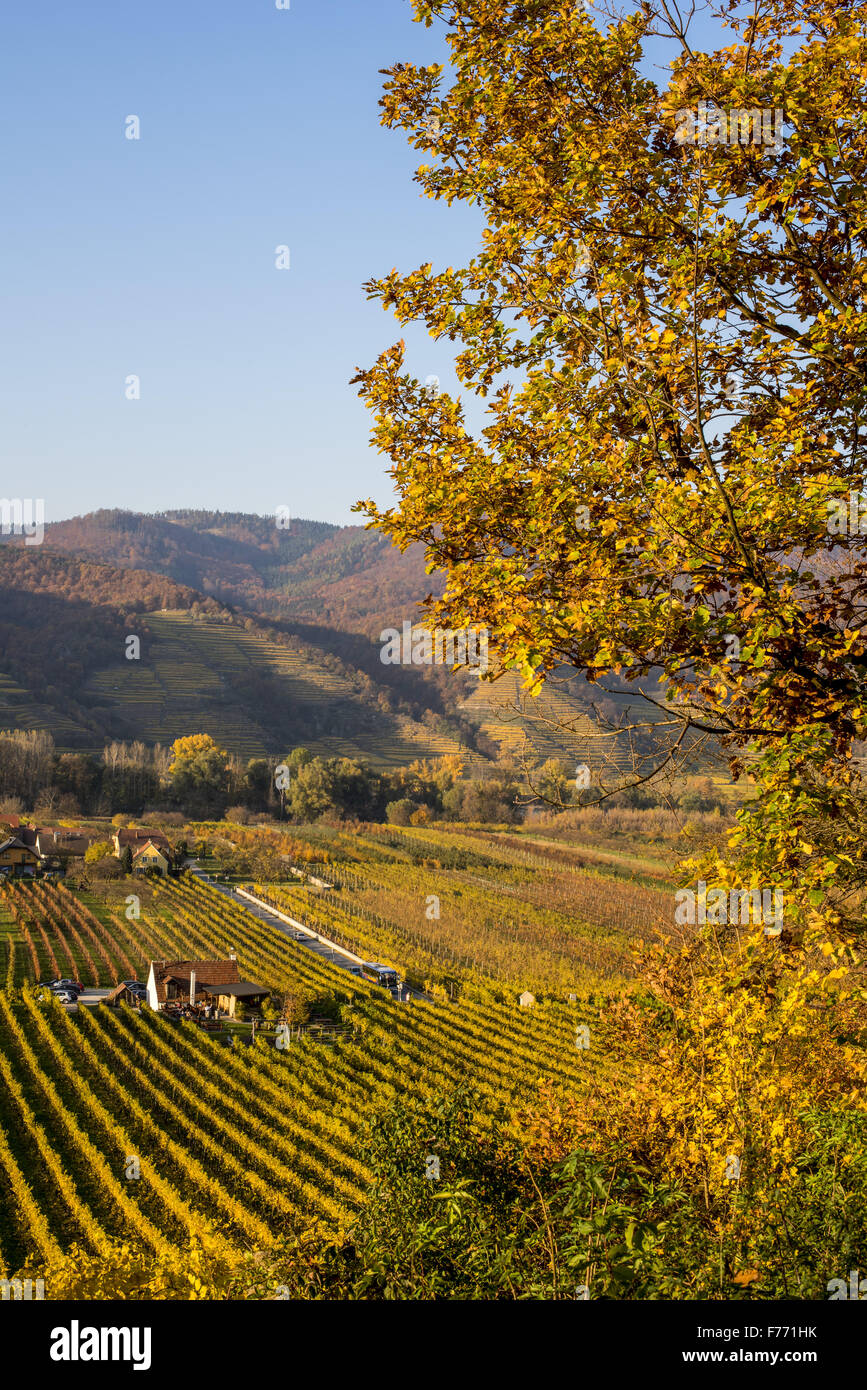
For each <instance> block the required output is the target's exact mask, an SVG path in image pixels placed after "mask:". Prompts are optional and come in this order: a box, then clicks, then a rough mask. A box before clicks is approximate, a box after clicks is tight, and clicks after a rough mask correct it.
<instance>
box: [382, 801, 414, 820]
mask: <svg viewBox="0 0 867 1390" xmlns="http://www.w3.org/2000/svg"><path fill="white" fill-rule="evenodd" d="M415 810H416V804H415V802H414V801H410V799H409V797H408V796H402V797H401V798H400V800H399V801H389V803H388V805H387V806H386V808H385V815H386V819H387V820H388V823H389V825H410V824H411V823H412V816H413V812H414V811H415Z"/></svg>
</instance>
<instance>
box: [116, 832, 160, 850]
mask: <svg viewBox="0 0 867 1390" xmlns="http://www.w3.org/2000/svg"><path fill="white" fill-rule="evenodd" d="M148 840H150V841H151V842H152V843H153V844H155V845H156V847H157V849H160V850H163V851H164V852H165V851H166V850H168V852H169V853H170V854H171V850H172V847H171V845H170V844H169V842H168V840H167V839H166V837H165V835H164V834H163V832H162V831H161V830H130V829H125V830H118V831H116V833H115V836H114V843H115V847H116V849H117V851H118V853H120V851H121V850H122V849H125V848H126V846H127V845H129V847H130V849H131V850H132V851H133V853H135V851H136V850H137V849H142V848H144V846H145V845H146V844H147V842H148Z"/></svg>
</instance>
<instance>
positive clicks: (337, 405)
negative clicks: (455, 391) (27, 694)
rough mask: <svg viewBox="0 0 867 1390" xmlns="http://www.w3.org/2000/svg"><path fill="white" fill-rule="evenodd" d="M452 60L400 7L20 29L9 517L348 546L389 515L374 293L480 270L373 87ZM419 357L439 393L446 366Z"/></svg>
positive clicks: (256, 6)
mask: <svg viewBox="0 0 867 1390" xmlns="http://www.w3.org/2000/svg"><path fill="white" fill-rule="evenodd" d="M444 56H445V46H444V44H443V42H442V37H441V32H440V31H439V30H438V29H436V28H434V29H424V28H423V27H422V26H421V25H417V24H414V23H413V22H412V19H411V8H410V5H409V0H369V2H368V3H364V2H363V0H291V9H290V10H288V11H286V10H277V9H276V6H275V4H274V0H148V3H146V4H138V5H132V4H123V3H118V0H85V2H84V3H83V4H81V5H70V4H69V3H61V2H60V0H39V3H31V4H27V5H15V6H7V7H6V10H5V14H4V18H3V20H2V24H0V117H2V129H3V132H4V134H3V141H2V149H0V181H2V188H3V199H2V209H3V211H2V213H0V255H2V267H3V271H2V291H0V294H2V305H0V315H2V325H3V331H2V347H0V417H2V420H3V480H2V491H3V492H4V494H6V495H9V496H24V497H27V496H33V497H42V498H44V499H45V507H46V515H47V518H48V519H49V520H58V519H60V518H63V517H67V516H72V515H75V514H78V513H82V512H86V511H92V510H94V509H96V508H98V507H129V508H133V509H136V510H145V511H156V510H162V509H164V508H172V507H213V508H220V509H223V510H232V511H236V510H237V511H246V512H261V513H269V512H273V511H274V510H275V508H276V507H277V506H285V507H288V508H289V509H290V512H291V513H292V515H295V516H304V517H311V518H315V519H318V520H323V521H334V522H341V523H346V522H351V521H355V522H356V523H357V520H358V518H357V517H353V515H352V513H351V510H350V509H351V506H352V503H353V502H354V501H355V500H356V499H357V498H358V497H360V496H365V495H374V496H376V497H377V499H378V500H380V501H382V502H385V501H386V500H387V499H388V497H389V494H390V486H391V484H390V480H389V479H388V478H387V476H386V474H385V460H383V459H382V458H381V457H379V456H378V455H377V454H375V453H374V451H373V450H372V449H371V448H370V446H369V444H368V428H369V416H368V413H367V412H366V411H365V409H364V408H363V406H362V404H361V402H360V401H359V400H358V397H357V394H356V388H354V387H350V386H349V384H348V383H349V379H350V377H351V376H352V375H353V373H354V370H355V368H356V367H357V366H361V365H369V364H371V363H372V362H373V360H374V359H375V357H376V355H377V353H378V352H379V351H380V350H381V349H382V348H384V347H385V346H387V345H388V344H390V343H392V342H394V341H396V339H397V338H398V337H399V336H400V330H399V328H398V326H397V324H396V323H395V321H394V319H393V318H392V317H391V316H390V315H388V314H385V313H384V312H383V310H382V309H381V308H380V307H379V305H378V304H376V303H368V302H367V300H366V298H365V296H364V294H363V293H362V290H361V285H362V283H363V282H364V281H365V280H366V279H367V278H368V277H370V276H372V275H377V274H380V273H383V272H386V271H388V270H389V269H391V267H393V266H397V267H398V268H400V269H401V270H409V269H412V268H414V267H415V266H416V265H418V264H420V263H421V262H423V261H426V260H433V262H434V264H435V265H436V264H438V265H452V264H462V263H463V262H464V261H465V260H466V258H467V257H468V256H469V255H471V254H472V252H473V250H474V248H475V245H476V241H477V234H478V227H479V221H478V215H477V214H476V213H474V212H473V211H472V210H469V209H462V208H459V207H457V206H455V207H453V208H451V209H449V208H447V207H446V206H445V205H438V204H434V203H432V202H431V201H430V200H428V199H424V198H422V197H420V194H419V190H418V188H417V187H416V186H415V185H414V184H413V183H412V181H411V176H412V172H413V170H414V168H415V166H416V164H417V163H419V162H421V158H422V157H421V155H420V153H419V152H417V151H415V150H413V149H412V148H411V147H410V146H409V145H408V144H407V143H406V140H405V137H404V136H403V135H402V133H400V132H389V131H386V130H385V129H383V128H382V127H381V126H380V124H379V119H380V112H379V108H378V101H379V97H380V94H381V84H382V81H383V78H382V77H381V76H380V74H379V72H378V69H380V68H384V67H388V66H390V65H391V64H392V63H393V62H395V61H398V60H404V61H417V62H427V61H432V60H433V59H437V58H443V57H444ZM130 115H136V116H138V117H139V120H140V123H141V138H140V139H139V140H128V139H126V138H125V133H124V131H125V121H126V118H127V117H128V116H130ZM284 244H285V245H288V246H289V247H290V255H291V268H290V269H289V270H288V271H278V270H277V269H275V265H274V260H275V248H276V247H277V246H278V245H284ZM405 336H406V338H407V342H408V345H409V350H410V351H409V358H408V361H409V365H410V367H411V368H412V369H413V370H414V371H415V372H416V374H417V375H418V376H419V377H420V378H422V379H423V378H424V377H425V376H427V375H428V374H429V373H435V374H436V375H438V376H439V377H440V379H441V382H442V385H443V387H444V388H445V389H448V388H449V387H450V385H452V384H453V382H454V377H453V375H452V374H451V372H450V370H449V368H450V360H451V358H450V353H449V347H448V345H447V344H436V343H433V342H432V341H431V340H430V339H429V338H428V337H427V335H426V334H425V333H424V331H423V330H421V329H419V330H416V331H414V332H412V331H410V332H407V333H406V335H405ZM133 374H135V375H137V376H138V377H139V378H140V383H141V388H140V389H141V398H140V399H139V400H137V401H131V400H127V399H126V397H125V382H126V379H127V378H128V377H129V376H131V375H133Z"/></svg>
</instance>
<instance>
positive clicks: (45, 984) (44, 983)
mask: <svg viewBox="0 0 867 1390" xmlns="http://www.w3.org/2000/svg"><path fill="white" fill-rule="evenodd" d="M59 984H60V981H59V980H58V978H57V976H55V977H54V979H53V980H40V981H39V982H38V983H37V985H36V988H37V989H54V986H55V985H59Z"/></svg>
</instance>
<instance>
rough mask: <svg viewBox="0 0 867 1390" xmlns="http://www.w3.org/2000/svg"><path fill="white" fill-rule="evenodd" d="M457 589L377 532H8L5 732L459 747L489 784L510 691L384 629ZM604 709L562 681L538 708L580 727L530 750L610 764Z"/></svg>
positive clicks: (92, 527) (163, 527)
mask: <svg viewBox="0 0 867 1390" xmlns="http://www.w3.org/2000/svg"><path fill="white" fill-rule="evenodd" d="M442 585H443V577H442V576H441V575H428V574H427V573H426V572H425V564H424V551H423V548H422V547H421V546H414V547H412V548H411V549H410V550H409V551H407V552H406V553H405V554H403V555H401V554H400V552H399V551H397V550H396V549H395V548H394V547H393V546H392V545H391V544H390V542H389V541H388V540H387V539H386V538H385V537H383V536H382V535H381V534H379V533H377V532H375V531H366V530H364V528H362V527H337V526H329V525H327V524H325V523H322V522H312V521H303V520H295V519H293V520H292V522H291V525H290V526H289V527H288V529H281V528H279V527H278V526H277V525H276V522H275V518H273V517H257V516H246V515H242V514H225V513H215V512H165V513H162V514H159V515H155V516H149V515H148V516H145V515H139V514H137V513H132V512H118V511H100V512H96V513H93V514H91V515H89V516H84V517H77V518H75V519H73V520H70V521H64V522H59V523H55V524H53V525H50V526H48V527H46V535H45V541H44V544H43V545H42V546H38V547H27V546H25V545H24V544H23V540H22V539H21V538H16V537H8V538H5V544H2V545H0V593H2V608H0V728H27V729H33V728H38V729H45V730H48V731H49V732H51V733H52V735H53V736H54V738H55V741H56V743H57V744H58V746H59V747H60V748H62V749H89V750H98V749H101V748H102V747H103V746H104V744H105V742H106V741H108V740H111V739H123V740H133V739H140V740H142V741H143V742H145V743H147V744H154V743H162V744H167V743H170V742H171V741H172V740H173V739H175V738H177V737H179V736H181V735H184V734H188V733H192V732H204V733H210V734H211V735H212V736H213V737H214V738H215V739H217V740H218V741H219V742H221V743H222V744H223V745H224V746H225V747H226V748H227V749H228V750H229V751H230V752H232V753H236V754H239V755H241V756H247V757H249V756H254V755H262V754H272V755H281V754H283V753H285V752H286V751H287V750H288V749H289V748H291V747H294V746H297V745H299V744H305V745H306V746H308V747H310V748H312V749H313V750H314V751H316V752H320V753H323V754H344V755H347V756H354V757H359V758H364V759H367V760H368V761H369V762H371V763H372V764H374V765H375V766H382V767H387V766H397V765H401V764H406V763H408V762H410V761H412V760H413V759H415V758H419V757H431V756H440V755H442V754H444V753H452V752H458V751H461V752H462V753H463V754H464V756H465V758H466V759H467V761H468V764H469V765H470V766H471V767H475V768H476V769H477V770H480V769H481V768H482V766H484V765H485V764H486V762H487V761H488V760H489V759H491V758H496V757H497V756H498V755H499V754H504V755H506V756H507V757H512V758H514V757H516V756H518V755H519V754H520V752H521V750H522V748H523V747H524V730H525V728H526V727H527V726H526V724H525V722H524V721H523V720H521V719H519V718H517V717H515V716H511V715H509V714H508V712H507V706H508V705H509V703H511V702H514V701H515V699H516V697H518V687H517V682H516V681H515V679H514V677H509V676H507V677H505V678H504V679H503V680H502V681H501V682H497V683H495V684H493V685H491V684H489V683H487V682H480V681H479V680H478V679H477V678H476V677H475V676H474V675H472V674H471V673H468V672H453V671H452V670H451V669H450V668H449V667H447V666H436V665H432V666H422V667H412V666H403V665H384V664H383V663H382V662H381V660H380V644H379V641H378V638H379V634H380V632H381V631H382V629H383V628H385V627H389V626H393V627H398V628H399V627H400V625H401V623H402V622H403V621H404V620H407V619H408V620H410V621H418V619H419V617H420V612H419V607H418V604H419V601H420V600H422V599H423V598H424V597H425V596H426V595H427V594H429V593H431V592H435V593H438V592H441V591H442ZM131 636H134V637H137V638H138V639H139V641H140V656H139V657H138V659H132V660H130V659H128V658H127V655H126V653H127V639H128V638H129V637H131ZM599 698H600V697H599V693H598V692H596V691H594V692H592V694H591V692H589V691H588V689H587V687H586V686H584V685H583V683H582V682H581V681H580V679H573V680H572V681H571V682H569V684H568V687H567V688H563V687H561V688H559V689H554V688H553V687H552V689H551V690H550V692H549V693H546V694H545V695H543V697H542V698H541V701H536V702H533V709H534V712H537V713H539V712H541V713H548V714H549V715H551V716H552V717H556V718H559V719H561V720H563V719H565V720H567V721H572V722H573V725H574V727H573V730H572V732H571V733H570V734H569V735H568V736H561V735H558V734H557V732H556V731H552V730H551V729H550V728H541V727H540V726H539V725H538V724H534V725H533V727H532V730H531V735H530V742H531V749H533V750H535V751H536V752H537V753H538V755H539V756H543V757H552V756H553V757H563V758H566V759H572V758H574V757H578V758H582V757H583V758H593V757H594V756H596V755H597V754H598V753H599V751H600V749H601V747H602V744H601V741H600V739H599V737H598V729H597V726H596V724H595V720H594V717H593V714H592V711H591V710H590V703H591V699H595V700H597V701H598V700H599ZM610 712H612V713H613V706H611V707H610Z"/></svg>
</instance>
